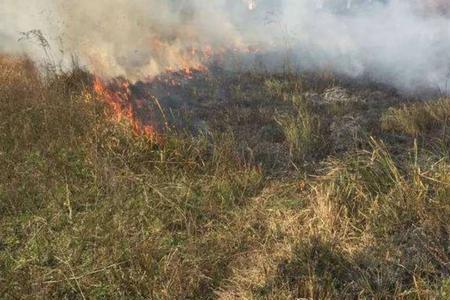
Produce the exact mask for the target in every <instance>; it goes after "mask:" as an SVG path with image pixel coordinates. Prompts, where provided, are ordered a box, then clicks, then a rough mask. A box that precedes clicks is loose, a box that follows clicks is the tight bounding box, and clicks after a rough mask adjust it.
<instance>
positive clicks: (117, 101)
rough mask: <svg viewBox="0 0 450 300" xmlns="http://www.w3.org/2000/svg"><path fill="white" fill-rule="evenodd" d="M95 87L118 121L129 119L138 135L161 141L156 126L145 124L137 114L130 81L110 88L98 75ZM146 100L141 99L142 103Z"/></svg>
mask: <svg viewBox="0 0 450 300" xmlns="http://www.w3.org/2000/svg"><path fill="white" fill-rule="evenodd" d="M93 88H94V91H95V93H96V94H97V95H98V96H99V97H100V98H101V99H102V100H103V101H105V102H106V103H107V104H108V106H109V107H111V109H112V111H113V118H114V119H115V120H116V121H117V122H121V121H122V120H127V121H128V122H130V124H131V125H132V127H133V130H134V132H135V133H136V134H138V135H144V136H146V137H147V138H149V139H150V140H153V141H160V136H159V135H158V134H157V131H156V130H155V128H154V126H152V125H148V124H144V123H143V122H142V121H141V120H139V118H138V117H137V115H136V111H135V109H134V107H133V101H132V100H133V99H132V93H131V90H130V83H129V82H128V81H125V80H124V81H122V82H120V84H119V85H117V87H115V88H114V90H113V89H112V88H109V87H107V86H106V84H105V83H104V82H103V80H101V79H100V78H99V77H98V76H96V77H95V79H94V84H93ZM144 101H145V100H140V101H138V103H142V102H144Z"/></svg>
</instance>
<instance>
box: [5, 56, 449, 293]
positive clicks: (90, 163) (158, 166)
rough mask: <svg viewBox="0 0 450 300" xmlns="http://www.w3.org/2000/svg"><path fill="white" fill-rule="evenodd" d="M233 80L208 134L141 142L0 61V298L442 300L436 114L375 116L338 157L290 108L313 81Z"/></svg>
mask: <svg viewBox="0 0 450 300" xmlns="http://www.w3.org/2000/svg"><path fill="white" fill-rule="evenodd" d="M243 77H245V76H243ZM247 78H248V79H245V80H247V81H245V80H244V81H243V82H239V83H232V85H231V87H230V90H231V92H230V94H229V96H230V97H232V98H233V99H234V100H233V101H236V102H235V104H236V107H233V106H230V107H226V108H225V109H224V110H223V111H220V116H221V119H217V120H216V121H217V123H221V122H223V124H222V125H223V127H225V128H227V126H228V125H229V128H228V129H229V130H225V133H223V132H224V131H223V130H219V129H220V127H218V129H217V130H216V129H215V128H214V126H213V127H212V128H211V129H210V130H209V131H208V132H206V133H203V134H198V135H191V134H187V133H177V132H176V131H173V132H171V133H169V134H167V135H166V136H165V137H164V140H165V142H164V143H159V144H158V143H155V142H152V141H151V140H148V139H146V138H145V137H142V136H136V135H135V134H134V133H133V131H132V130H131V125H130V124H127V122H126V121H124V122H122V123H116V122H115V121H114V120H113V119H112V118H111V117H110V116H111V112H110V111H109V108H108V107H106V106H105V105H104V104H103V102H102V101H98V100H99V99H97V98H98V96H97V95H95V93H94V92H93V91H92V89H91V75H90V74H88V73H86V72H84V71H82V70H79V69H75V70H74V71H72V72H69V73H67V74H58V75H55V74H50V75H48V76H47V77H42V76H41V75H39V72H37V70H36V69H35V68H34V66H33V64H32V63H31V62H29V61H28V60H26V59H18V58H10V57H0V82H1V83H2V84H1V85H0V298H1V299H18V298H19V299H36V298H38V299H297V298H307V299H309V298H311V299H345V298H348V299H355V298H369V299H371V298H376V299H382V298H398V299H430V298H436V299H446V298H448V295H449V293H450V284H449V282H450V278H449V276H448V274H449V271H450V270H449V268H450V265H449V262H450V248H449V244H450V242H449V241H450V236H449V233H450V227H449V220H450V161H449V156H448V151H446V145H447V144H446V140H447V134H446V130H444V128H445V127H446V126H447V116H446V115H447V110H445V109H443V108H445V107H447V104H446V103H447V102H446V101H448V100H444V99H443V100H440V101H432V102H428V103H426V104H410V105H406V106H404V107H402V108H391V109H389V110H387V111H381V108H380V107H379V106H378V105H377V104H374V106H373V107H368V108H367V109H370V110H371V111H370V116H371V117H372V118H373V119H372V120H371V122H370V125H368V126H367V128H363V129H364V131H365V133H366V134H367V135H372V136H373V137H371V138H370V137H368V138H367V140H365V141H364V143H360V146H354V147H353V148H350V149H347V150H346V151H345V152H339V151H335V150H334V149H335V148H336V147H335V145H333V135H332V133H331V132H330V126H331V124H330V123H331V122H330V118H333V117H334V116H332V115H330V111H334V109H333V107H331V108H330V109H327V108H323V107H317V106H316V105H315V104H314V103H310V102H308V99H307V97H304V95H303V94H304V92H303V89H305V90H308V91H310V90H313V91H314V90H315V89H316V90H317V91H318V92H322V87H323V86H326V83H314V82H313V83H314V84H311V86H308V82H307V80H305V81H302V80H303V79H299V78H295V77H291V76H288V77H286V78H284V79H283V78H282V79H280V78H277V79H274V78H264V77H262V78H261V76H260V75H255V76H254V77H248V76H247ZM264 83H265V84H264ZM252 84H253V87H258V88H252ZM333 84H334V83H333ZM218 86H219V84H218ZM260 86H264V89H263V90H261V88H259V87H260ZM319 87H320V88H319ZM202 94H206V95H209V96H208V97H216V96H215V95H216V94H217V93H215V92H213V91H211V92H208V93H206V92H202ZM261 103H267V105H273V106H274V107H275V108H274V109H272V107H271V106H270V107H262V106H261V105H262V104H261ZM253 107H256V111H257V112H265V113H267V112H270V114H269V115H267V114H265V115H264V116H260V115H259V114H258V113H255V111H254V110H252V109H253ZM352 109H353V108H352V106H348V107H345V110H342V109H340V112H342V115H343V116H345V115H348V114H349V113H353V112H355V111H356V110H358V113H360V112H361V111H363V110H361V109H360V108H359V107H355V108H354V111H353V110H352ZM365 109H366V108H365ZM239 113H242V114H245V118H244V117H243V115H239ZM248 118H251V119H250V120H248ZM227 121H228V122H230V123H229V124H228V125H227V124H225V123H226V122H227ZM245 122H248V124H252V123H253V122H254V123H256V124H258V126H259V125H261V127H263V128H264V132H263V133H261V135H258V136H257V137H258V138H261V136H262V137H265V136H269V137H268V138H267V137H266V138H264V139H266V140H270V142H271V144H270V145H279V148H277V149H285V151H286V152H287V154H288V155H287V159H288V160H289V161H288V162H287V163H285V164H284V163H281V162H280V163H279V164H277V167H276V168H274V167H273V165H274V161H278V160H280V161H281V160H282V159H281V157H282V154H277V153H278V152H276V153H275V152H271V151H272V150H270V149H269V147H268V146H266V145H267V143H266V144H263V143H262V142H261V144H252V142H247V141H246V138H247V137H248V136H250V135H249V134H247V133H246V131H245V130H236V129H235V128H234V127H233V126H234V124H238V125H239V126H241V127H242V126H243V125H242V124H244V125H245V124H247V123H245ZM374 124H375V125H374ZM376 124H378V125H376ZM219 125H220V124H219ZM241 127H238V128H239V129H240V128H241ZM246 130H247V129H246ZM252 141H253V140H252ZM400 141H401V142H400ZM355 145H356V144H355ZM261 148H263V149H261ZM258 149H259V150H258ZM263 150H264V151H263ZM258 151H261V153H263V152H264V153H265V156H264V155H262V154H261V155H259V154H258ZM277 151H279V150H277ZM249 153H253V155H250V154H249ZM277 155H280V156H277ZM279 157H280V158H279Z"/></svg>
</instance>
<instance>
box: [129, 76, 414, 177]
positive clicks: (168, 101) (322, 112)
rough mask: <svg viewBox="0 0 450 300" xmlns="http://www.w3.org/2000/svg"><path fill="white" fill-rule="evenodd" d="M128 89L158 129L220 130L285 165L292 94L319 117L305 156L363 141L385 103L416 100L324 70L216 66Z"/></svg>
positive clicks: (145, 119)
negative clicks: (317, 147)
mask: <svg viewBox="0 0 450 300" xmlns="http://www.w3.org/2000/svg"><path fill="white" fill-rule="evenodd" d="M130 91H131V95H132V97H131V98H132V99H133V105H134V107H135V111H136V114H137V117H138V119H139V120H140V121H141V122H142V123H145V124H152V126H154V127H155V128H157V130H158V132H160V133H161V134H162V135H164V134H165V133H167V131H171V132H177V133H179V134H187V135H194V136H195V135H201V134H204V135H211V134H215V133H224V132H226V133H229V134H232V135H233V136H234V137H235V139H236V140H237V141H238V144H239V148H240V149H242V153H243V155H245V156H247V158H248V156H251V158H252V159H253V160H254V161H255V162H256V163H259V164H262V165H264V166H265V167H267V168H268V169H272V170H273V169H280V168H281V169H283V168H286V166H287V164H289V162H290V161H292V155H293V154H292V149H289V145H288V142H287V138H286V135H287V134H289V133H287V132H286V129H285V128H284V129H283V126H281V124H280V121H281V120H284V119H286V118H291V119H292V118H295V117H296V116H299V109H298V106H299V103H298V101H300V102H301V103H302V105H303V106H305V108H306V109H307V111H308V114H309V115H312V116H313V118H314V119H317V120H316V121H317V123H320V124H318V125H317V126H320V129H319V131H320V136H321V140H320V141H318V143H319V144H320V143H321V144H323V146H322V147H321V151H314V153H307V154H304V155H307V158H308V161H318V160H321V159H323V158H324V157H326V156H328V155H330V154H333V155H339V154H340V153H344V152H346V151H348V150H351V149H354V148H361V147H363V146H364V143H366V141H367V140H368V139H367V137H369V136H379V135H380V134H381V130H380V116H381V115H382V113H383V112H385V111H386V110H387V109H388V108H389V107H392V106H398V105H399V104H401V103H406V102H415V101H419V99H418V98H417V97H408V96H405V95H402V94H400V93H398V92H397V91H396V90H395V89H393V88H391V87H389V86H386V85H382V84H377V83H374V82H370V81H369V80H367V79H360V80H355V79H349V78H344V77H338V76H335V75H332V74H325V73H323V74H317V73H314V74H265V73H253V72H242V73H235V72H229V71H225V70H223V69H220V68H211V69H210V71H207V72H206V71H205V72H200V71H193V72H192V73H186V72H184V71H180V72H170V73H164V74H161V75H160V76H158V77H157V78H155V79H153V80H151V81H147V82H143V81H139V82H136V83H134V84H132V85H131V86H130ZM296 99H297V100H296ZM298 99H300V100H298ZM300 118H301V117H300ZM383 134H385V133H383ZM384 137H385V138H386V136H384ZM387 138H389V137H387ZM391 138H392V137H391ZM393 138H396V137H393ZM363 141H364V142H363ZM396 142H397V143H398V142H401V140H396ZM304 158H305V157H302V160H303V161H305V159H304Z"/></svg>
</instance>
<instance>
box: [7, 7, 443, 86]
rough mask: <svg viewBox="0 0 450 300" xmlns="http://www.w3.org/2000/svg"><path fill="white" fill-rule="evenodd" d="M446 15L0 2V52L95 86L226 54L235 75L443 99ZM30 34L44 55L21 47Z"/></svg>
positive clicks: (425, 10)
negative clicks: (262, 73) (346, 82)
mask: <svg viewBox="0 0 450 300" xmlns="http://www.w3.org/2000/svg"><path fill="white" fill-rule="evenodd" d="M37 2H39V3H37ZM449 11H450V3H449V2H448V0H423V1H419V0H259V1H258V0H234V1H227V0H211V1H205V0H131V1H130V0H77V1H58V0H40V1H29V0H3V1H1V3H0V51H2V52H7V53H26V54H28V55H30V56H31V57H33V58H35V59H42V58H43V57H44V58H45V55H47V56H51V57H52V59H54V60H55V61H57V62H61V63H62V64H64V63H65V62H66V60H68V58H69V57H70V55H76V56H77V57H79V58H80V60H81V62H82V63H83V64H84V65H86V66H87V67H88V68H90V69H92V71H95V72H97V73H99V74H101V75H103V76H118V75H124V76H127V77H128V78H133V79H145V78H148V77H151V76H154V75H157V74H159V73H160V72H163V71H165V70H177V69H181V68H187V67H198V66H201V65H203V64H205V63H206V62H207V61H208V59H212V57H213V56H214V54H215V53H226V52H230V51H231V52H232V53H236V54H238V55H239V56H240V57H241V59H242V61H241V63H239V64H238V65H239V66H240V67H242V66H246V65H247V66H251V64H252V63H251V62H252V61H258V62H262V64H263V65H265V68H269V69H272V70H274V71H276V70H277V69H281V68H283V67H286V64H289V65H290V67H293V68H298V69H300V70H305V69H306V70H320V69H326V70H331V71H334V72H336V73H342V74H345V75H348V76H354V77H358V76H369V77H370V78H372V79H373V80H376V81H380V82H384V83H389V84H392V85H393V86H395V87H397V88H399V89H401V90H404V91H416V90H420V89H435V88H439V89H440V90H446V89H447V92H448V89H449V87H448V86H449V84H450V82H449V75H450V17H449ZM33 29H39V30H40V31H41V32H42V33H43V34H44V35H45V37H46V38H47V39H48V41H49V48H50V49H51V50H50V54H49V53H47V54H46V53H45V51H43V49H42V47H41V46H42V45H37V43H36V42H33V41H32V40H29V39H20V37H21V34H20V33H21V32H27V31H30V30H33ZM19 39H20V41H19ZM230 56H232V55H230ZM222 62H223V64H224V65H225V66H227V67H229V68H233V67H234V66H233V63H232V62H231V60H229V59H228V57H227V56H226V55H225V57H224V58H223V59H222Z"/></svg>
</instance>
